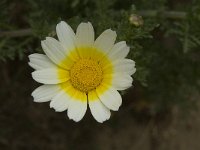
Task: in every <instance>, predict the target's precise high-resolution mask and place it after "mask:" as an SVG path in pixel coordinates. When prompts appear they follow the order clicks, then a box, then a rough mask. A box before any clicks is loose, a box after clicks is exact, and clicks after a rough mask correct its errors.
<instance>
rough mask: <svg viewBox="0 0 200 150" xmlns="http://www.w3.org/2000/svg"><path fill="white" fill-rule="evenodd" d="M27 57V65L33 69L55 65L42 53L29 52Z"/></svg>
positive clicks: (53, 66)
mask: <svg viewBox="0 0 200 150" xmlns="http://www.w3.org/2000/svg"><path fill="white" fill-rule="evenodd" d="M28 57H29V60H30V62H29V65H30V66H31V67H32V68H33V69H35V70H40V69H46V68H55V67H56V65H55V64H54V63H53V62H52V61H51V60H50V59H49V58H48V57H47V56H46V55H44V54H37V53H35V54H31V55H29V56H28Z"/></svg>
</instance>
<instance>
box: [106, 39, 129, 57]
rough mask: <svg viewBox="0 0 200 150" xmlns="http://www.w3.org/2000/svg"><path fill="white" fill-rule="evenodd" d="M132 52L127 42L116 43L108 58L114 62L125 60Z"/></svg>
mask: <svg viewBox="0 0 200 150" xmlns="http://www.w3.org/2000/svg"><path fill="white" fill-rule="evenodd" d="M129 51H130V48H129V47H128V46H127V45H126V42H125V41H121V42H118V43H116V44H115V45H114V46H113V48H112V49H111V51H110V52H109V54H108V57H110V59H112V60H116V59H123V58H125V57H126V56H127V55H128V53H129Z"/></svg>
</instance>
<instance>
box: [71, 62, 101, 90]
mask: <svg viewBox="0 0 200 150" xmlns="http://www.w3.org/2000/svg"><path fill="white" fill-rule="evenodd" d="M102 78H103V75H102V67H101V65H100V64H98V62H97V61H95V60H92V59H80V60H79V61H77V62H76V63H75V64H74V65H73V66H72V68H71V70H70V80H71V83H72V85H73V86H74V88H76V89H78V90H80V91H82V92H86V93H87V92H88V91H91V90H93V89H95V88H96V87H97V86H99V85H100V83H101V82H102Z"/></svg>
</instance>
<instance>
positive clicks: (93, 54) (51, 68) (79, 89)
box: [29, 21, 136, 123]
mask: <svg viewBox="0 0 200 150" xmlns="http://www.w3.org/2000/svg"><path fill="white" fill-rule="evenodd" d="M56 33H57V36H58V40H56V39H55V38H52V37H47V38H46V39H45V40H43V41H42V42H41V45H42V48H43V50H44V52H45V55H44V54H37V53H35V54H31V55H30V56H29V59H30V62H29V65H30V66H31V67H32V68H34V69H35V71H34V72H33V73H32V77H33V79H34V80H35V81H37V82H39V83H42V84H44V85H42V86H40V87H38V88H37V89H35V90H34V91H33V93H32V96H33V98H34V101H35V102H47V101H50V107H51V108H54V109H55V111H57V112H62V111H65V110H67V115H68V117H69V119H72V120H74V121H76V122H78V121H80V120H81V119H82V118H83V116H84V115H85V113H86V110H87V105H89V108H90V111H91V114H92V115H93V117H94V118H95V119H96V120H97V121H98V122H101V123H102V122H104V121H105V120H108V119H109V118H110V115H111V113H110V110H113V111H117V110H118V109H119V107H120V105H121V104H122V98H121V95H120V94H119V92H118V91H120V90H125V89H127V88H129V87H131V86H132V81H133V79H132V77H131V75H133V74H134V73H135V71H136V68H135V62H134V61H133V60H130V59H126V58H125V57H126V56H127V54H128V53H129V47H128V46H127V45H126V42H125V41H121V42H118V43H115V40H116V37H117V35H116V32H115V31H112V30H111V29H107V30H105V31H104V32H103V33H102V34H101V35H100V36H99V37H98V38H97V39H96V40H95V35H94V29H93V26H92V24H91V23H90V22H88V23H81V24H80V25H79V26H78V28H77V30H76V33H74V31H73V30H72V28H71V27H70V26H69V25H68V24H67V23H65V22H64V21H61V22H60V23H59V24H58V25H57V26H56Z"/></svg>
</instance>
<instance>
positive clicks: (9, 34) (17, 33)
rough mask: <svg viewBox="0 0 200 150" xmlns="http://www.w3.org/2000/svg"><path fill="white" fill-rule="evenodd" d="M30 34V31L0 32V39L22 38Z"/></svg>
mask: <svg viewBox="0 0 200 150" xmlns="http://www.w3.org/2000/svg"><path fill="white" fill-rule="evenodd" d="M31 34H32V30H31V29H21V30H16V31H0V37H23V36H29V35H31Z"/></svg>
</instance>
